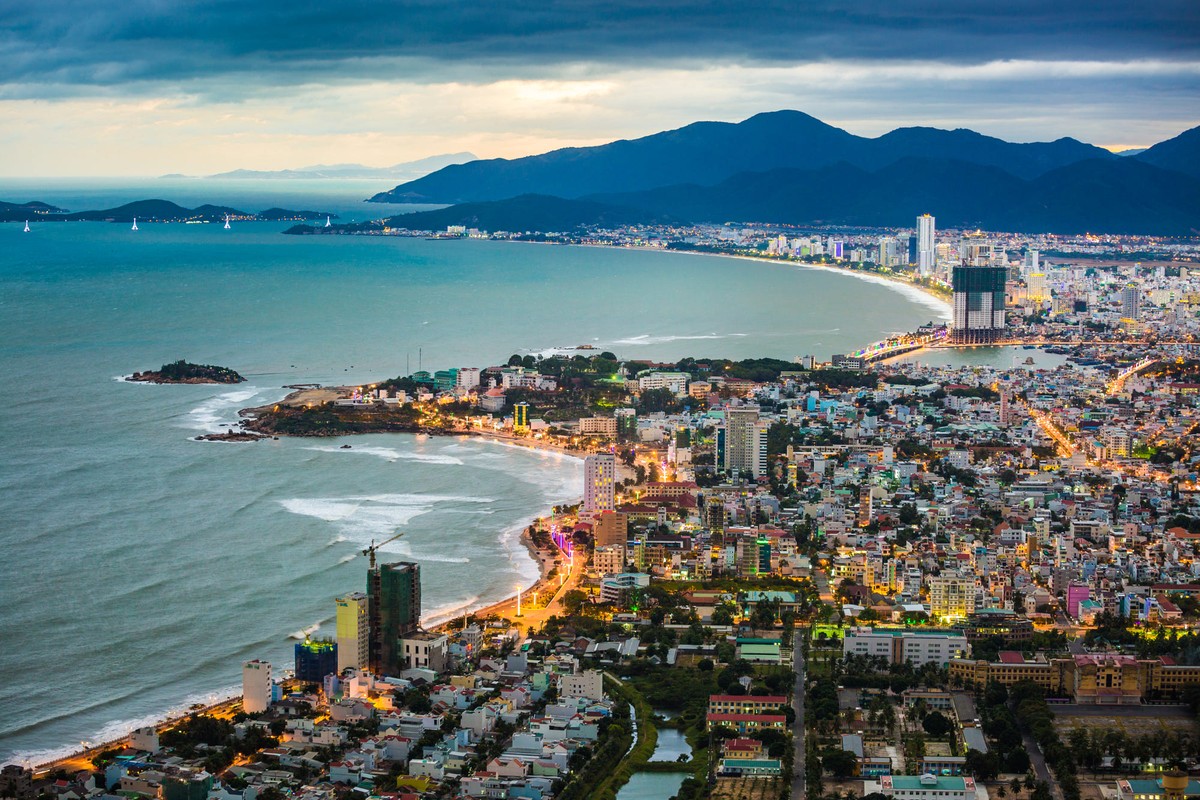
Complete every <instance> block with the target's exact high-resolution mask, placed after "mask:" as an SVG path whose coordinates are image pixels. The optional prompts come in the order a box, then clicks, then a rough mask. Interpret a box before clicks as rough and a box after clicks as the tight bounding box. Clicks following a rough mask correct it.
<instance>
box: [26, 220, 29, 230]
mask: <svg viewBox="0 0 1200 800" xmlns="http://www.w3.org/2000/svg"><path fill="white" fill-rule="evenodd" d="M25 232H26V233H29V220H25Z"/></svg>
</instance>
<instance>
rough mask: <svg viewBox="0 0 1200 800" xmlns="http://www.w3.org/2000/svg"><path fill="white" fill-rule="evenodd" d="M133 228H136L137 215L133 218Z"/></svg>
mask: <svg viewBox="0 0 1200 800" xmlns="http://www.w3.org/2000/svg"><path fill="white" fill-rule="evenodd" d="M133 230H135V231H136V230H137V217H134V218H133Z"/></svg>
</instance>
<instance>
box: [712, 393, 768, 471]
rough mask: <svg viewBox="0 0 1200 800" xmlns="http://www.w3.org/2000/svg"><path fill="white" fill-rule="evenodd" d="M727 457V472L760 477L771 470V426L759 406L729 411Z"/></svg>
mask: <svg viewBox="0 0 1200 800" xmlns="http://www.w3.org/2000/svg"><path fill="white" fill-rule="evenodd" d="M723 438H724V448H723V450H724V452H723V456H724V460H723V463H722V466H723V467H724V469H725V471H726V472H732V471H733V470H737V471H738V473H739V474H740V475H741V476H743V477H744V476H746V475H753V476H754V477H759V476H761V475H764V474H766V471H767V429H766V425H765V424H764V423H763V422H761V421H760V420H759V418H758V409H757V408H730V409H728V410H726V411H725V435H724V437H723Z"/></svg>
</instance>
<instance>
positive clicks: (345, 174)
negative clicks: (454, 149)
mask: <svg viewBox="0 0 1200 800" xmlns="http://www.w3.org/2000/svg"><path fill="white" fill-rule="evenodd" d="M474 160H475V154H474V153H466V152H463V153H445V154H443V155H437V156H429V157H428V158H422V159H418V160H417V161H406V162H404V163H402V164H393V165H392V166H390V167H368V166H364V165H362V164H314V165H313V166H311V167H300V168H298V169H281V170H258V169H235V170H233V171H231V172H219V173H217V174H215V175H206V176H205V177H207V178H226V179H229V178H233V179H247V180H263V179H268V180H280V179H297V178H303V179H306V180H312V179H313V178H341V179H350V178H370V179H376V178H378V179H381V180H397V181H411V180H413V179H415V178H419V177H421V176H422V175H428V174H429V173H430V172H433V171H434V170H439V169H442V168H443V167H446V166H449V165H451V164H464V163H466V162H468V161H474ZM163 177H179V176H177V175H170V176H166V175H164V176H163Z"/></svg>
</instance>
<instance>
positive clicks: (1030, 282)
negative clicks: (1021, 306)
mask: <svg viewBox="0 0 1200 800" xmlns="http://www.w3.org/2000/svg"><path fill="white" fill-rule="evenodd" d="M1025 288H1026V294H1027V295H1028V297H1029V299H1030V300H1032V301H1033V302H1035V303H1041V302H1043V301H1045V300H1048V299H1050V287H1049V286H1048V285H1047V284H1046V273H1044V272H1030V273H1029V274H1028V275H1026V276H1025Z"/></svg>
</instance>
